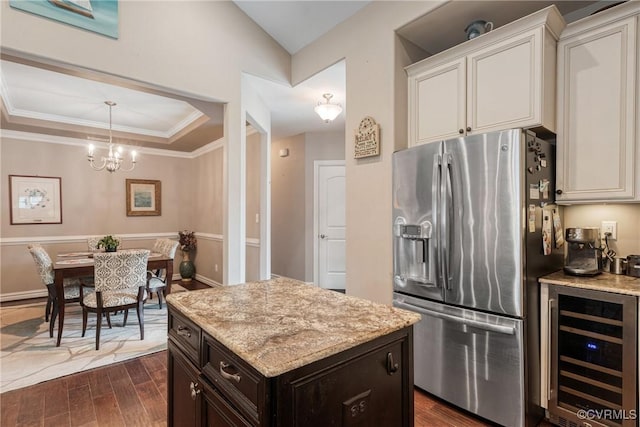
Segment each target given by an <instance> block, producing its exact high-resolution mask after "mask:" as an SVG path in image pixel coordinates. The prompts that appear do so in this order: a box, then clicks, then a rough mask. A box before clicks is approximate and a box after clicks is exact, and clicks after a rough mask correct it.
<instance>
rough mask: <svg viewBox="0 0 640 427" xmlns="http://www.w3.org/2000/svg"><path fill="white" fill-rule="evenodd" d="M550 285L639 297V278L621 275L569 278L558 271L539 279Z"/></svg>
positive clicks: (607, 274) (569, 276)
mask: <svg viewBox="0 0 640 427" xmlns="http://www.w3.org/2000/svg"><path fill="white" fill-rule="evenodd" d="M540 282H542V283H548V284H551V285H563V286H572V287H574V288H583V289H593V290H595V291H604V292H614V293H617V294H625V295H634V296H640V278H638V277H632V276H625V275H623V274H611V273H600V274H598V275H597V276H592V277H591V276H571V275H569V274H566V273H565V272H564V271H562V270H559V271H556V272H555V273H551V274H549V275H547V276H543V277H541V278H540Z"/></svg>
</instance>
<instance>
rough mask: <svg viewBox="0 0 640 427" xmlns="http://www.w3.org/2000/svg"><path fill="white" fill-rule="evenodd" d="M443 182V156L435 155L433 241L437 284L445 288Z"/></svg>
mask: <svg viewBox="0 0 640 427" xmlns="http://www.w3.org/2000/svg"><path fill="white" fill-rule="evenodd" d="M441 181H442V154H435V155H434V156H433V181H432V182H433V187H434V190H435V191H433V192H432V194H433V199H432V203H433V212H434V214H433V219H434V223H435V224H434V225H435V239H433V242H434V243H433V246H434V247H435V258H436V259H435V270H436V271H435V276H436V284H437V286H438V287H444V285H445V283H444V278H443V277H442V266H441V265H440V264H441V262H442V256H443V254H442V238H441V232H440V204H441V200H440V186H441Z"/></svg>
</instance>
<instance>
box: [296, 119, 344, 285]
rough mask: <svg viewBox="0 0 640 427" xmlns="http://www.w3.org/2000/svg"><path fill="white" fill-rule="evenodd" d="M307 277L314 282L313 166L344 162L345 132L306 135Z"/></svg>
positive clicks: (305, 276) (309, 133)
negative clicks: (326, 162)
mask: <svg viewBox="0 0 640 427" xmlns="http://www.w3.org/2000/svg"><path fill="white" fill-rule="evenodd" d="M304 147H305V161H304V168H305V176H304V180H305V198H304V203H305V209H304V211H305V214H304V216H305V233H304V241H305V243H304V245H305V275H304V280H305V281H307V282H313V261H314V259H313V240H314V239H315V236H314V234H313V197H314V191H315V189H314V187H313V167H314V166H313V164H314V162H315V161H316V160H344V132H308V133H306V134H305V142H304Z"/></svg>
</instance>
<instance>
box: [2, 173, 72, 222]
mask: <svg viewBox="0 0 640 427" xmlns="http://www.w3.org/2000/svg"><path fill="white" fill-rule="evenodd" d="M61 183H62V179H61V178H59V177H52V176H29V175H9V199H10V201H11V211H10V217H11V218H10V219H11V224H12V225H15V224H62V194H61Z"/></svg>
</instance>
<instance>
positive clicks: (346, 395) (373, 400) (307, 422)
mask: <svg viewBox="0 0 640 427" xmlns="http://www.w3.org/2000/svg"><path fill="white" fill-rule="evenodd" d="M406 350H407V349H406V347H404V349H403V345H402V342H396V343H394V344H392V345H388V346H386V347H383V348H381V349H379V350H377V351H375V352H372V353H368V354H366V355H364V356H362V357H361V358H359V359H355V361H351V362H349V363H345V364H343V365H340V366H339V367H333V368H332V369H329V370H326V371H323V372H319V373H318V374H317V375H310V376H307V377H304V378H303V379H302V380H301V381H297V382H295V383H293V384H292V392H293V395H292V402H293V406H292V408H291V409H288V410H289V411H291V413H292V414H293V422H292V425H295V426H305V427H316V426H318V427H320V426H323V427H324V426H344V427H349V426H373V425H375V426H379V427H400V426H401V425H406V424H405V423H404V422H403V423H402V424H400V423H399V420H403V412H404V411H403V400H402V399H403V387H410V385H408V384H407V383H406V382H405V381H406V378H403V369H407V368H406V367H401V366H400V364H403V363H404V361H405V360H406V357H404V355H403V351H406ZM390 360H392V361H393V364H396V363H397V364H398V366H397V367H395V368H394V369H396V370H395V371H389V370H388V367H387V365H388V364H389V363H391V362H390ZM404 372H406V370H405V371H404ZM404 421H405V422H408V421H409V420H406V418H404Z"/></svg>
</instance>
